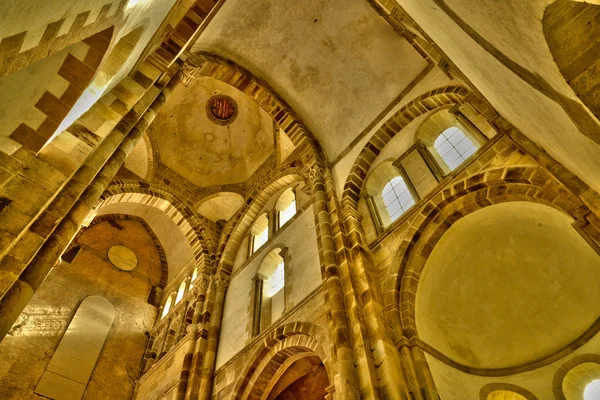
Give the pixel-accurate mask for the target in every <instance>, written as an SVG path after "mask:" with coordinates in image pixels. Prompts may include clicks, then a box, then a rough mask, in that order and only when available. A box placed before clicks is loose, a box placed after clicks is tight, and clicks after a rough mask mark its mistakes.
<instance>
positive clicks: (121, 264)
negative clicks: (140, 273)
mask: <svg viewBox="0 0 600 400" xmlns="http://www.w3.org/2000/svg"><path fill="white" fill-rule="evenodd" d="M108 260H109V261H110V262H111V264H112V265H114V266H115V267H117V268H119V269H121V270H123V271H132V270H133V269H134V268H135V267H137V262H138V260H137V257H136V255H135V253H134V252H133V251H131V249H129V248H128V247H125V246H121V245H119V244H117V245H115V246H112V247H111V248H110V249H108Z"/></svg>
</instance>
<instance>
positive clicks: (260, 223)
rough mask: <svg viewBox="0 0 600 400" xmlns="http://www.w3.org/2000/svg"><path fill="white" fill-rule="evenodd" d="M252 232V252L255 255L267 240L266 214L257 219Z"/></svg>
mask: <svg viewBox="0 0 600 400" xmlns="http://www.w3.org/2000/svg"><path fill="white" fill-rule="evenodd" d="M252 231H253V233H254V240H253V244H252V252H253V253H255V252H256V251H257V250H258V249H260V248H261V247H262V245H263V244H265V243H267V241H268V240H269V219H268V218H267V215H266V214H263V215H261V216H260V217H258V218H257V220H256V222H255V223H254V227H253V229H252Z"/></svg>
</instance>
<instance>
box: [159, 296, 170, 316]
mask: <svg viewBox="0 0 600 400" xmlns="http://www.w3.org/2000/svg"><path fill="white" fill-rule="evenodd" d="M171 303H173V296H172V295H171V296H169V298H168V299H167V301H166V302H165V308H163V313H162V315H161V318H164V317H165V315H167V314H168V313H169V311H171Z"/></svg>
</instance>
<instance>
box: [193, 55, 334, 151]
mask: <svg viewBox="0 0 600 400" xmlns="http://www.w3.org/2000/svg"><path fill="white" fill-rule="evenodd" d="M194 62H195V63H196V64H197V65H200V67H199V68H198V70H197V71H195V72H194V73H193V76H197V77H200V76H206V77H212V78H214V79H218V80H220V81H223V82H225V83H227V84H229V85H231V86H233V87H234V88H236V89H238V90H239V91H241V92H243V93H244V94H246V95H247V96H249V97H250V98H251V99H254V100H255V101H256V102H257V103H258V105H260V107H261V108H262V109H263V110H265V111H266V112H267V114H269V115H270V116H271V118H273V120H274V121H275V122H276V123H277V125H279V127H280V128H281V129H282V130H283V131H284V132H285V134H286V135H287V136H288V137H289V138H290V140H291V141H292V143H293V144H294V146H299V145H300V144H301V143H303V142H306V143H309V144H310V146H311V147H312V148H313V150H314V151H315V153H316V155H317V157H318V158H319V159H325V156H324V153H323V151H322V150H321V147H320V145H319V142H318V141H317V140H316V138H315V137H314V135H313V134H312V133H311V132H310V130H309V129H308V128H307V127H306V126H305V125H304V123H302V121H301V120H300V118H299V117H298V116H297V115H296V113H295V112H294V111H293V110H292V108H291V107H290V106H289V105H288V104H287V103H286V102H285V100H283V98H282V97H281V96H279V95H278V94H277V93H276V92H275V91H274V90H273V89H272V88H271V87H270V85H269V84H268V83H266V82H265V81H264V80H263V79H261V78H259V77H257V76H256V75H254V74H252V73H251V72H250V71H248V70H247V69H245V68H243V67H242V66H240V65H238V64H236V63H235V62H234V61H232V60H229V59H227V58H224V57H221V56H219V55H217V54H213V53H209V52H199V53H197V54H196V55H195V57H194Z"/></svg>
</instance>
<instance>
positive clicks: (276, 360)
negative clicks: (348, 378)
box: [232, 322, 334, 400]
mask: <svg viewBox="0 0 600 400" xmlns="http://www.w3.org/2000/svg"><path fill="white" fill-rule="evenodd" d="M326 340H327V339H326V336H325V335H323V334H322V333H320V332H319V328H318V327H317V326H316V325H313V324H311V323H309V322H289V323H287V324H285V325H282V326H279V327H278V328H276V329H275V330H273V331H272V332H271V333H269V334H268V335H267V336H266V337H265V338H264V339H263V341H262V344H261V345H260V346H259V347H258V348H257V349H256V350H255V351H254V353H253V354H252V356H251V357H250V359H249V361H248V362H247V363H246V365H245V366H244V368H243V369H242V373H241V374H240V375H239V377H238V378H237V381H236V382H235V384H234V388H233V391H232V398H234V399H236V400H237V399H240V400H241V399H244V400H245V399H249V398H261V396H262V394H263V393H264V392H265V390H266V388H267V385H268V384H269V383H270V382H271V381H272V379H273V377H274V376H275V375H276V373H277V372H278V371H279V370H280V368H281V367H283V368H285V367H287V366H289V365H286V364H285V362H286V360H289V359H290V358H294V357H305V356H309V355H316V356H317V357H319V358H320V359H321V361H322V362H323V364H324V365H325V369H326V371H327V375H328V377H329V382H330V383H333V382H334V381H333V375H334V374H333V371H332V368H333V364H332V361H331V360H330V359H329V357H327V354H326V353H325V351H324V349H326V348H327V343H326Z"/></svg>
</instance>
